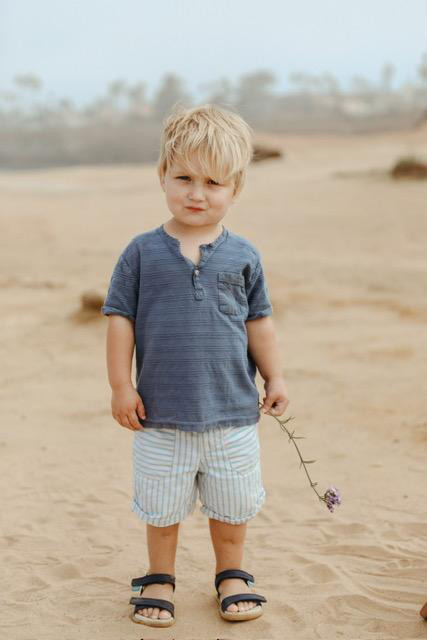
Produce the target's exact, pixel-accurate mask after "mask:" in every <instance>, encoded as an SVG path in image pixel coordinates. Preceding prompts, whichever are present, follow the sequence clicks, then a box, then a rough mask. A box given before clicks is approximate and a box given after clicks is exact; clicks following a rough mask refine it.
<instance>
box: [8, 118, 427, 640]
mask: <svg viewBox="0 0 427 640" xmlns="http://www.w3.org/2000/svg"><path fill="white" fill-rule="evenodd" d="M262 138H263V140H264V141H265V142H272V141H274V143H275V144H277V142H278V140H277V137H276V136H274V139H273V137H271V136H267V135H266V136H263V137H262ZM279 142H280V143H281V145H282V147H283V149H284V151H285V157H284V158H283V159H281V160H272V161H267V162H265V163H260V164H258V165H254V166H252V167H251V168H250V173H249V176H248V182H247V186H246V188H245V190H244V192H243V193H242V196H241V198H240V200H239V202H238V203H237V204H236V205H235V206H234V207H233V208H232V210H231V211H230V213H229V214H228V216H227V217H226V218H225V220H224V223H225V224H226V226H227V227H228V228H229V229H230V230H232V231H235V232H236V233H239V234H241V235H244V236H246V237H247V238H248V239H250V240H252V241H253V242H254V243H255V244H256V245H257V246H258V247H259V249H260V251H261V252H262V255H263V259H264V264H265V268H266V272H267V277H268V283H269V289H270V293H271V297H272V302H273V307H274V312H275V313H274V319H275V322H276V326H277V330H278V334H279V338H280V343H281V349H282V354H283V367H284V371H285V373H286V377H287V380H288V386H289V392H290V398H291V404H290V407H289V413H290V414H291V415H293V416H294V417H295V420H294V422H293V426H294V427H295V429H296V430H297V432H299V433H300V434H301V435H305V436H306V440H303V441H301V443H302V444H301V447H302V449H303V451H304V453H307V455H308V456H309V457H311V458H316V459H317V463H316V464H315V465H313V466H312V468H311V472H312V475H313V477H314V479H315V480H316V481H318V482H319V488H321V489H322V491H323V490H325V489H326V488H327V486H329V485H330V484H335V485H337V486H338V487H339V488H340V489H341V491H342V493H343V504H342V505H341V507H340V508H339V509H338V510H337V511H336V512H335V513H334V514H330V513H329V512H328V511H327V510H326V509H325V508H324V506H323V505H321V504H320V503H318V502H317V501H316V499H315V496H314V494H313V492H312V491H311V489H310V488H309V486H308V483H307V481H306V478H305V476H304V475H303V472H302V471H301V470H300V469H299V468H298V460H297V457H296V455H295V452H294V451H293V449H292V447H291V446H289V444H288V442H287V439H286V437H285V435H284V434H283V433H282V431H281V430H280V427H279V425H278V424H277V422H276V421H275V420H274V418H271V417H268V416H263V417H262V419H261V441H262V442H261V444H262V457H263V473H264V485H265V488H266V491H267V502H266V505H265V507H264V508H263V510H262V511H261V512H260V514H259V515H258V516H257V518H256V519H255V520H254V521H253V522H252V523H251V524H250V526H249V530H248V544H247V551H246V557H245V562H244V566H245V568H246V569H247V570H248V571H250V572H253V573H254V574H255V577H256V586H257V589H259V592H260V593H263V594H264V595H265V596H266V597H267V599H268V604H267V605H266V607H265V615H264V616H263V617H262V618H260V619H258V620H256V621H253V622H247V623H242V624H239V625H234V626H233V625H230V624H228V623H226V622H225V621H223V620H221V618H220V617H219V615H218V613H217V611H216V605H215V600H214V588H213V577H214V562H213V554H212V553H211V551H210V548H209V534H208V529H207V521H206V520H205V517H204V516H203V515H202V514H200V513H199V512H198V510H196V512H195V513H194V514H193V516H192V517H190V518H189V519H188V520H186V521H185V522H184V523H183V525H182V527H181V534H180V547H179V552H178V559H177V590H176V598H175V603H176V616H177V623H176V624H175V626H174V627H172V628H171V629H169V630H168V631H165V630H163V631H162V630H156V629H148V628H146V627H144V626H143V625H140V626H137V625H134V624H133V623H132V622H131V621H130V620H129V617H128V616H129V613H130V609H131V607H130V606H129V605H128V604H127V602H128V598H129V597H130V595H131V592H130V586H129V583H130V579H131V577H134V576H136V575H141V574H142V573H143V572H145V570H146V568H147V555H146V550H145V527H144V525H142V523H140V521H139V520H138V519H137V517H136V516H135V514H133V513H131V511H130V501H131V491H132V486H131V482H132V479H131V464H130V462H131V457H130V456H131V439H132V434H131V432H129V431H127V430H124V429H122V428H119V427H118V426H117V425H116V423H115V422H114V420H113V419H112V417H111V415H110V410H109V406H110V392H109V387H108V383H107V377H106V369H105V353H104V346H105V329H106V320H105V318H103V317H101V316H100V315H97V314H95V315H91V314H86V315H82V314H80V313H79V304H80V295H81V293H82V292H83V291H84V290H86V289H95V290H96V289H98V290H100V291H105V290H106V287H107V285H108V281H109V277H110V273H111V269H112V267H113V265H114V263H115V261H116V259H117V256H118V254H119V252H120V251H121V249H122V248H123V247H124V246H125V244H126V243H127V242H128V240H129V239H130V238H131V237H133V236H134V235H136V234H137V233H140V232H142V231H145V230H149V229H152V228H153V227H155V226H158V225H159V224H160V223H161V222H163V221H165V220H166V219H167V218H168V217H169V213H168V211H167V209H166V206H165V203H164V201H163V194H162V192H161V191H160V189H159V187H158V184H157V178H156V173H155V170H154V167H153V166H151V165H150V166H144V167H139V166H128V167H102V168H97V167H77V168H67V169H56V170H49V171H34V172H16V173H6V172H4V173H1V174H0V201H1V211H2V214H1V218H0V238H1V253H0V267H1V268H0V296H1V299H2V308H3V323H2V334H3V340H2V341H1V345H0V349H1V351H0V357H1V362H2V367H1V370H0V388H1V394H2V403H1V404H2V430H1V437H0V451H1V456H2V464H3V478H4V480H5V489H4V494H3V501H2V512H3V513H2V516H3V517H2V533H3V535H4V538H3V542H2V544H3V563H2V567H3V571H2V575H1V587H2V599H3V603H2V607H1V614H0V635H1V637H2V638H7V639H8V640H24V638H25V639H27V638H28V637H29V636H30V635H31V637H37V638H43V640H51V639H52V640H53V639H54V638H55V640H56V639H57V638H58V637H60V638H61V639H62V640H68V639H70V640H74V639H75V638H93V637H98V636H99V637H102V638H103V640H109V639H111V640H113V639H114V640H117V639H118V638H141V637H144V638H151V639H153V638H160V637H162V638H166V637H167V638H169V639H170V638H175V639H179V640H184V639H185V640H191V639H197V640H204V639H206V640H207V639H209V640H210V639H213V638H227V639H231V638H243V637H244V638H248V639H249V640H250V639H252V638H253V639H256V640H276V639H277V640H279V639H280V640H283V639H284V638H292V639H293V640H299V639H304V640H305V639H307V640H308V639H312V638H325V639H328V640H332V639H334V638H340V639H344V640H351V639H356V638H357V639H360V640H362V639H363V640H364V639H369V640H371V639H372V640H374V639H381V640H386V639H393V638H402V639H405V640H407V639H409V638H422V637H425V635H426V632H427V626H426V625H427V623H425V622H423V621H422V620H421V618H419V616H418V610H419V608H420V607H421V604H422V603H423V602H424V600H425V599H426V598H427V579H426V575H427V518H426V507H425V494H426V484H427V472H426V464H425V459H426V453H427V419H426V411H425V383H424V381H425V380H426V379H427V323H426V320H427V299H426V289H427V274H426V266H427V259H426V251H425V247H426V230H427V216H426V213H427V208H426V202H427V183H426V182H399V183H395V182H392V181H391V180H390V179H389V178H388V177H387V174H386V171H387V169H388V168H389V167H390V166H391V165H392V163H393V162H394V161H395V159H396V158H397V157H398V156H399V155H406V154H408V153H419V154H424V155H425V156H427V131H426V130H425V129H424V130H421V129H420V130H418V131H416V132H415V131H414V132H406V133H393V134H387V135H376V136H360V137H357V136H336V137H333V136H315V137H314V136H313V137H303V136H288V137H286V138H283V139H281V140H279ZM258 384H259V390H260V394H262V393H263V388H262V380H261V379H259V380H258ZM190 608H191V610H192V612H191V613H190V611H189V610H188V609H190ZM186 609H187V610H186Z"/></svg>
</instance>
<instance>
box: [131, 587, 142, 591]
mask: <svg viewBox="0 0 427 640" xmlns="http://www.w3.org/2000/svg"><path fill="white" fill-rule="evenodd" d="M140 589H141V587H132V591H139V590H140Z"/></svg>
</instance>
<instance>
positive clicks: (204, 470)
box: [102, 105, 288, 626]
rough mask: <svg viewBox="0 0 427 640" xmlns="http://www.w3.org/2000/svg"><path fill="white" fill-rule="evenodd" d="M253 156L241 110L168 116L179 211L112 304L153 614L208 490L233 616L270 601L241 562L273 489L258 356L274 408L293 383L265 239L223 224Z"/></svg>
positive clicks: (268, 404)
mask: <svg viewBox="0 0 427 640" xmlns="http://www.w3.org/2000/svg"><path fill="white" fill-rule="evenodd" d="M251 156H252V143H251V130H250V128H249V126H248V125H247V124H246V123H245V121H244V120H242V118H240V117H239V116H238V115H237V114H234V113H232V112H230V111H228V110H225V109H221V108H219V107H216V106H214V105H204V106H199V107H196V108H193V109H190V110H185V109H183V108H179V109H177V110H175V111H174V112H173V113H172V114H171V115H170V116H169V118H168V119H167V120H166V122H165V126H164V130H163V134H162V140H161V152H160V160H159V165H158V172H159V177H160V183H161V186H162V189H163V191H164V192H165V194H166V202H167V206H168V208H169V211H170V213H171V214H172V217H171V218H169V220H168V221H167V222H166V223H165V224H162V225H161V226H159V227H157V228H156V229H154V230H152V231H147V232H145V233H141V234H140V235H137V236H135V237H134V238H133V239H132V240H131V241H130V243H129V244H128V245H127V247H126V248H125V249H124V251H123V252H122V254H121V255H120V257H119V259H118V262H117V264H116V266H115V269H114V272H113V275H112V278H111V282H110V287H109V290H108V294H107V297H106V299H105V303H104V306H103V308H102V312H103V313H104V314H105V315H108V316H109V322H108V331H107V366H108V375H109V381H110V384H111V388H112V402H111V406H112V415H113V417H114V418H115V420H117V422H118V423H119V424H120V425H121V426H122V427H126V428H128V429H131V430H133V431H134V442H133V464H134V497H133V502H132V510H133V511H134V512H135V513H136V514H137V515H138V516H139V518H141V520H142V521H144V522H145V523H146V525H147V546H148V555H149V565H150V566H149V569H148V571H147V574H146V575H145V576H144V577H141V578H135V579H134V580H133V581H132V586H133V587H135V589H136V590H138V588H139V587H141V592H140V594H141V596H142V593H143V594H144V596H143V597H138V598H131V600H130V602H131V604H134V605H135V607H134V612H133V616H132V619H133V620H134V621H135V622H141V623H144V624H148V625H151V626H169V625H171V624H173V622H174V605H173V603H172V602H171V597H172V596H173V591H174V589H175V576H174V573H175V554H176V547H177V539H178V527H179V523H180V522H181V521H182V520H184V519H185V518H186V517H187V516H188V515H189V514H190V513H192V511H193V510H194V508H195V503H196V499H197V496H199V497H200V501H201V503H202V506H201V511H202V513H204V514H205V515H206V516H207V517H208V518H209V527H210V535H211V539H212V544H213V548H214V552H215V556H216V579H215V587H216V591H217V600H218V603H219V612H220V614H221V616H222V617H223V618H225V619H227V620H249V619H252V618H256V617H258V616H259V615H261V614H262V605H261V604H260V603H261V602H266V599H265V598H264V597H263V596H261V595H258V594H256V593H255V592H254V591H253V589H252V588H251V587H252V586H253V583H254V579H253V576H251V575H250V574H248V573H246V572H245V571H243V570H242V569H241V564H242V558H243V544H244V539H245V533H246V526H247V522H248V520H250V519H251V518H253V517H254V516H255V514H256V513H257V512H258V511H259V509H260V508H261V506H262V504H263V502H264V500H265V491H264V488H263V486H262V480H261V469H260V458H259V437H258V421H259V417H260V410H259V404H258V391H257V388H256V385H255V375H256V369H257V367H258V369H259V371H260V374H261V375H262V377H263V379H264V381H265V384H264V388H265V397H264V398H263V405H262V408H263V410H264V412H267V411H270V412H271V413H272V414H274V415H276V416H279V415H282V414H283V412H284V411H285V409H286V407H287V404H288V400H287V391H286V386H285V382H284V379H283V376H282V369H281V363H280V359H279V357H278V345H277V339H276V335H275V329H274V326H273V322H272V318H271V317H269V316H271V315H272V306H271V303H270V300H269V297H268V289H267V286H266V284H265V280H264V273H263V267H262V263H261V258H260V255H259V252H258V250H257V249H256V248H255V246H254V245H253V244H251V243H250V242H249V241H248V240H246V239H244V238H243V237H241V236H239V235H237V234H235V233H233V232H231V231H229V230H228V229H226V228H225V227H224V226H223V225H222V224H221V220H222V219H223V218H224V216H225V215H226V213H227V211H228V209H229V207H230V206H231V205H232V204H233V202H234V201H235V199H236V198H237V196H238V194H239V193H240V191H241V189H242V187H243V183H244V179H245V173H246V169H247V166H248V164H249V162H250V160H251ZM135 345H136V374H137V380H136V388H135V387H134V386H133V384H132V380H131V365H132V357H133V351H134V347H135Z"/></svg>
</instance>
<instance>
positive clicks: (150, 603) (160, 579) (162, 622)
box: [129, 573, 175, 627]
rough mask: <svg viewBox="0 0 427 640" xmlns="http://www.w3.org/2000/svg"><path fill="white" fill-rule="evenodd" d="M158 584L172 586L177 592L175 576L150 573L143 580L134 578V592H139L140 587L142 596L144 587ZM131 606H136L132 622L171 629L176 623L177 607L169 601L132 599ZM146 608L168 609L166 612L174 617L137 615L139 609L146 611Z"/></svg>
mask: <svg viewBox="0 0 427 640" xmlns="http://www.w3.org/2000/svg"><path fill="white" fill-rule="evenodd" d="M156 582H157V583H160V584H171V585H173V590H174V591H175V576H172V575H170V573H150V574H149V575H145V576H142V577H141V578H133V579H132V582H131V585H132V591H138V589H139V587H141V591H140V595H142V592H143V591H144V587H146V586H147V585H148V584H154V583H156ZM129 604H134V605H135V608H134V610H133V614H132V615H131V620H133V621H134V622H138V623H139V624H147V625H149V626H150V627H170V626H171V625H172V624H173V623H174V622H175V618H174V612H175V607H174V604H173V603H172V602H170V601H169V600H161V599H159V598H140V597H132V598H131V599H130V600H129ZM146 607H147V608H148V607H159V609H166V611H169V612H170V613H171V614H172V617H171V618H149V617H148V616H144V615H143V614H142V613H137V612H138V610H139V609H145V608H146Z"/></svg>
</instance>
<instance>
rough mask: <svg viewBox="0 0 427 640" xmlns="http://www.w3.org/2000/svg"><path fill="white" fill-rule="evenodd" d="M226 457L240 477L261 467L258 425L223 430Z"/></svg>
mask: <svg viewBox="0 0 427 640" xmlns="http://www.w3.org/2000/svg"><path fill="white" fill-rule="evenodd" d="M221 437H222V445H223V453H224V457H225V458H226V459H227V461H228V462H229V464H230V466H231V468H232V469H233V471H236V472H237V473H239V474H240V475H243V476H244V475H247V474H249V473H252V472H253V471H254V470H255V469H256V468H257V467H258V465H259V460H260V445H259V437H258V423H256V424H252V425H249V426H245V427H226V428H222V429H221Z"/></svg>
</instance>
